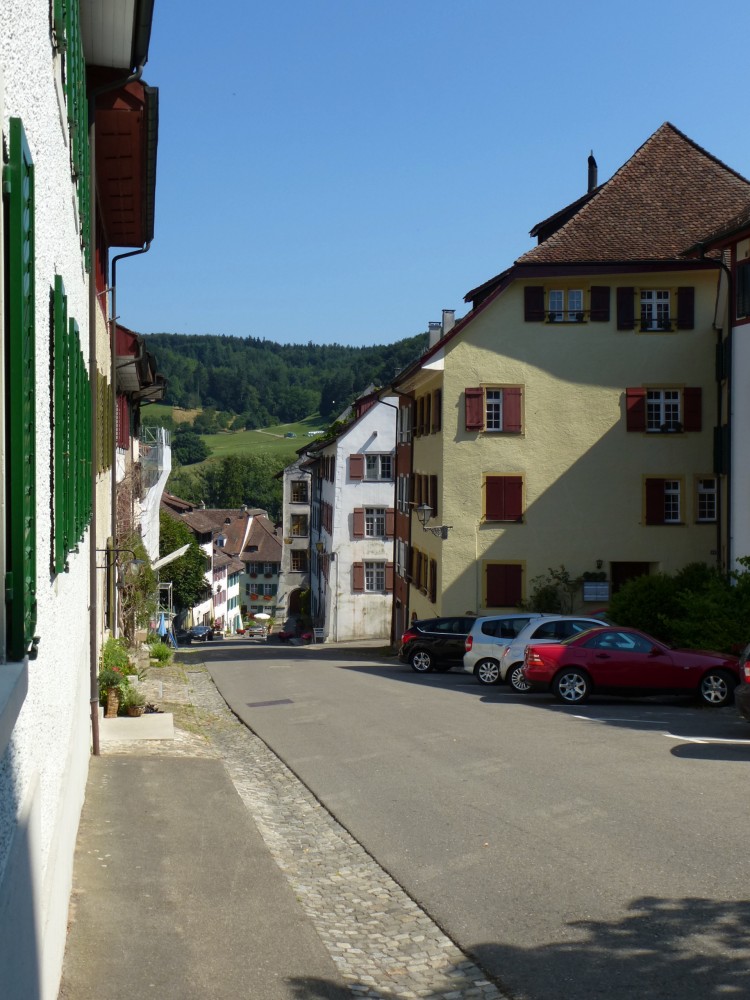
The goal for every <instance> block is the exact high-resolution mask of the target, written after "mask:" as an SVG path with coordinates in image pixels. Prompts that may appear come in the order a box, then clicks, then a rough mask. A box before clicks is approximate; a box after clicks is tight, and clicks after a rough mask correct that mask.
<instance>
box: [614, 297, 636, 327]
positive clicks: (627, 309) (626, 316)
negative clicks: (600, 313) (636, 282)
mask: <svg viewBox="0 0 750 1000" xmlns="http://www.w3.org/2000/svg"><path fill="white" fill-rule="evenodd" d="M634 303H635V290H634V289H633V288H618V289H617V329H618V330H632V329H633V327H634V326H635V305H634Z"/></svg>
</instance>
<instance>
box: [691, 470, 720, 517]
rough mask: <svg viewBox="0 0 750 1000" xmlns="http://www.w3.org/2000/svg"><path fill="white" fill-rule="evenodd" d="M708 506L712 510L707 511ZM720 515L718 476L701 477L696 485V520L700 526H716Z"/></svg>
mask: <svg viewBox="0 0 750 1000" xmlns="http://www.w3.org/2000/svg"><path fill="white" fill-rule="evenodd" d="M709 483H710V484H711V485H710V486H709V485H708V484H709ZM707 505H710V507H711V508H712V509H711V510H706V506H707ZM701 507H703V511H701ZM718 514H719V494H718V483H717V481H716V476H699V477H698V480H697V481H696V484H695V520H696V521H697V522H698V523H699V524H715V523H716V519H717V517H718Z"/></svg>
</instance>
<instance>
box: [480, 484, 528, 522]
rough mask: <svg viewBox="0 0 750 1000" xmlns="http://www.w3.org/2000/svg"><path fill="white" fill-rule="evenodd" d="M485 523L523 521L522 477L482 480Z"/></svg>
mask: <svg viewBox="0 0 750 1000" xmlns="http://www.w3.org/2000/svg"><path fill="white" fill-rule="evenodd" d="M484 519H485V521H522V520H523V477H522V476H486V477H485V480H484Z"/></svg>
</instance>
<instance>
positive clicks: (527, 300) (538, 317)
mask: <svg viewBox="0 0 750 1000" xmlns="http://www.w3.org/2000/svg"><path fill="white" fill-rule="evenodd" d="M523 318H524V319H525V321H526V322H527V323H541V322H543V320H544V286H543V285H527V286H526V287H525V288H524V290H523Z"/></svg>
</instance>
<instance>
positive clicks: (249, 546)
mask: <svg viewBox="0 0 750 1000" xmlns="http://www.w3.org/2000/svg"><path fill="white" fill-rule="evenodd" d="M248 549H249V550H250V551H251V552H257V551H258V546H257V545H248Z"/></svg>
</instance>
